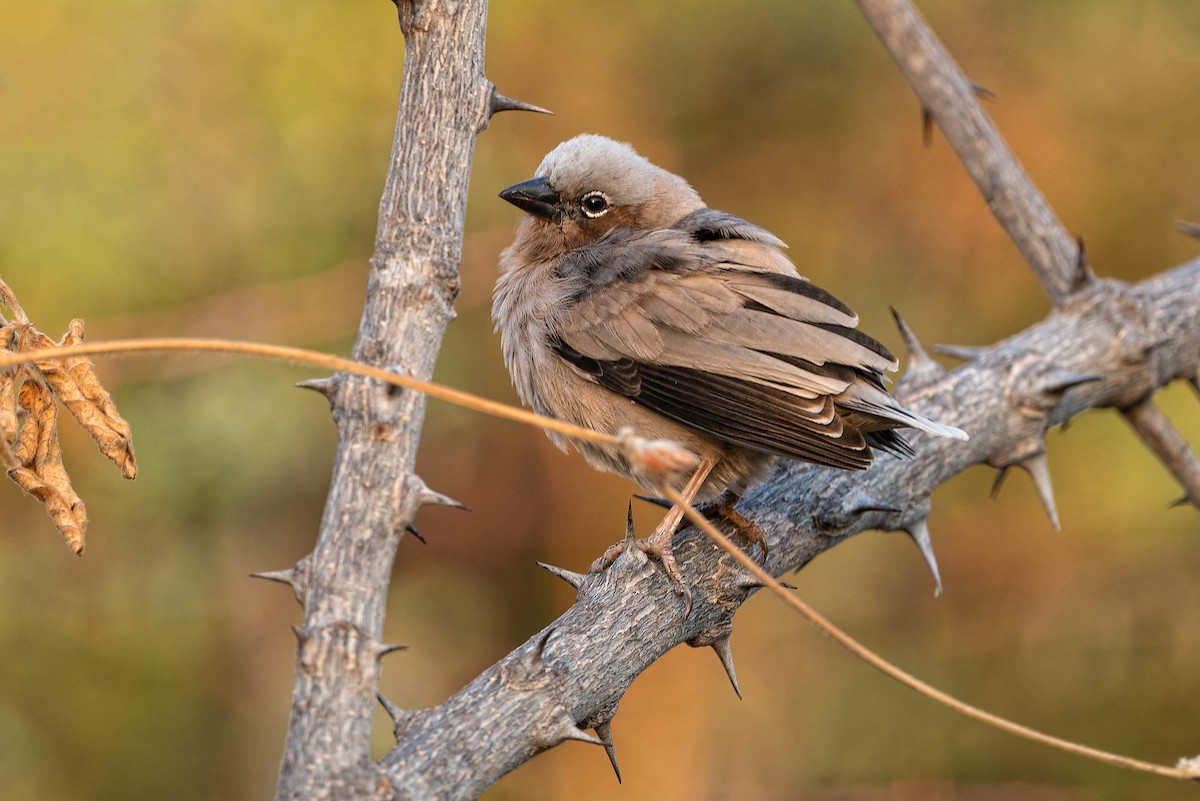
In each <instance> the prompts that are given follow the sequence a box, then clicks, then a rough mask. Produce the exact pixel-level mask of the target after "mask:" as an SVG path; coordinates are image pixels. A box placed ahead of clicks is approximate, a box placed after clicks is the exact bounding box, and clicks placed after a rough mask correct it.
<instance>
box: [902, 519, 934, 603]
mask: <svg viewBox="0 0 1200 801" xmlns="http://www.w3.org/2000/svg"><path fill="white" fill-rule="evenodd" d="M905 532H906V533H907V534H908V536H910V537H912V541H913V542H915V543H916V544H917V550H919V551H920V552H921V557H922V558H923V559H924V560H925V565H926V567H928V568H929V572H930V573H931V574H932V575H933V583H934V590H933V594H934V596H935V597H937V598H941V597H942V574H941V571H939V570H938V563H937V556H936V555H935V554H934V552H933V539H932V538H931V537H930V536H929V520H928V518H921V519H920V520H918V521H917V522H916V523H914V524H913V525H912V526H910V527H909V528H907V529H905Z"/></svg>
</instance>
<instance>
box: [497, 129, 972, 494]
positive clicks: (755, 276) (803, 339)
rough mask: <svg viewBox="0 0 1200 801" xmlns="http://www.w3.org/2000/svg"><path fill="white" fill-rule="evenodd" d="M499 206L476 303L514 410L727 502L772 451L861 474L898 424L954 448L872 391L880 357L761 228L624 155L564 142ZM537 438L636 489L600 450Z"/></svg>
mask: <svg viewBox="0 0 1200 801" xmlns="http://www.w3.org/2000/svg"><path fill="white" fill-rule="evenodd" d="M500 196H501V197H502V198H504V199H506V200H508V201H509V202H511V203H513V204H514V205H516V206H518V207H519V208H521V209H523V210H524V211H526V212H528V213H527V215H526V217H525V219H524V220H523V221H522V223H521V226H520V229H519V231H518V233H517V237H516V241H515V242H513V244H512V246H511V247H509V248H508V249H507V250H505V251H504V253H503V254H502V256H501V267H502V270H503V272H502V274H501V276H500V278H499V280H498V282H497V284H496V293H495V302H494V305H493V307H492V314H493V316H494V318H495V320H496V325H497V327H498V328H499V329H500V331H501V335H502V341H503V347H504V359H505V362H506V364H507V365H508V369H509V372H510V373H511V375H512V379H513V383H514V385H515V387H516V389H517V392H518V394H519V395H520V397H521V400H522V401H523V402H524V403H525V404H526V405H528V406H530V407H532V408H533V409H535V410H536V411H538V412H541V413H543V414H548V415H551V416H553V417H558V418H560V419H563V420H567V421H569V422H572V423H576V424H578V425H582V426H587V427H590V428H594V429H597V430H600V431H604V432H608V433H616V432H617V431H619V430H620V429H621V428H623V427H625V426H632V427H633V429H634V430H635V431H636V432H637V433H638V434H640V435H641V436H645V437H649V438H665V439H671V440H675V441H678V442H680V443H682V444H683V445H685V446H686V447H688V448H690V449H691V450H692V451H694V452H695V453H697V454H698V455H699V456H700V457H701V458H702V459H703V460H704V462H702V467H704V466H707V468H708V469H710V470H711V472H710V473H709V474H708V476H707V479H706V480H705V482H704V484H703V486H702V487H701V489H700V491H699V492H698V494H697V498H699V499H704V498H709V497H713V496H714V495H716V494H717V493H719V492H721V491H722V490H726V489H729V490H732V491H733V493H734V494H735V495H737V494H740V493H741V492H742V491H743V490H744V489H745V488H746V487H747V486H748V485H749V484H751V483H753V482H754V481H756V480H757V479H759V478H760V477H761V476H762V475H763V473H764V472H765V471H766V470H767V469H768V468H769V467H770V465H771V463H772V462H773V461H774V459H775V458H776V457H777V456H787V457H792V458H797V459H802V460H805V461H808V462H813V463H816V464H821V465H828V466H832V467H839V468H844V469H849V470H862V469H865V468H866V467H868V466H869V465H870V463H871V460H872V451H871V449H872V446H874V447H877V448H882V449H884V450H889V451H893V452H897V453H908V452H911V450H910V448H909V446H908V445H907V443H906V442H905V441H904V440H903V439H902V438H900V436H899V435H898V434H896V433H895V431H894V429H896V428H900V427H911V428H916V429H920V430H923V431H927V432H929V433H931V434H936V435H938V436H944V437H954V438H957V439H965V438H966V435H965V434H963V432H961V431H959V430H958V429H956V428H952V427H950V426H946V425H942V424H940V423H936V422H934V421H932V420H928V419H926V418H924V417H922V416H920V415H918V414H916V413H914V412H911V411H909V410H907V409H905V408H903V407H901V406H900V405H899V404H898V403H897V402H896V401H895V399H893V398H892V397H891V395H889V394H888V393H887V391H886V390H885V388H884V384H883V372H884V371H885V370H893V369H895V367H896V364H897V363H896V359H895V358H894V357H893V356H892V355H891V354H890V353H889V352H888V351H887V349H886V348H885V347H883V345H881V344H880V343H878V342H876V341H875V340H874V339H872V338H870V337H869V336H867V335H865V334H863V333H861V332H860V331H858V330H857V329H856V328H855V326H856V325H857V323H858V317H857V316H856V315H855V314H854V312H852V311H851V310H850V309H849V308H848V307H847V306H846V305H845V304H843V303H842V302H840V301H839V300H837V299H836V298H834V297H833V296H832V295H830V294H829V293H828V292H826V291H824V290H822V289H820V288H819V287H816V286H814V285H813V284H812V283H810V282H808V281H806V280H804V279H803V278H801V277H800V276H799V275H798V274H797V272H796V269H795V267H794V266H793V265H792V263H791V262H790V261H789V260H788V259H787V258H786V257H784V256H783V254H782V253H781V252H780V248H782V247H784V244H783V242H781V241H780V240H779V239H778V238H777V237H776V236H775V235H773V234H772V233H770V232H769V231H766V230H764V229H763V228H760V227H759V226H757V225H754V224H753V223H750V222H747V221H746V220H743V219H741V218H739V217H736V216H734V215H732V214H728V213H725V212H722V211H717V210H715V209H710V208H707V207H706V206H705V205H704V202H703V201H702V200H701V199H700V196H699V195H698V194H697V193H696V192H695V190H693V189H692V188H691V186H689V185H688V184H687V182H686V181H684V180H683V179H682V178H680V177H679V176H677V175H674V174H672V173H670V172H667V171H666V170H663V169H661V168H659V167H656V166H655V165H653V164H651V163H650V162H649V161H647V160H646V159H645V158H643V157H642V156H640V155H638V154H637V153H636V152H635V151H634V150H633V148H631V147H630V146H629V145H627V144H624V143H620V142H614V141H613V140H611V139H607V138H604V137H601V136H594V135H582V136H578V137H575V138H574V139H571V140H569V141H567V142H564V143H562V144H561V145H559V146H558V147H557V148H555V149H554V150H553V151H551V153H550V154H549V155H547V156H546V158H545V160H543V162H542V164H541V166H540V167H539V168H538V170H537V173H536V175H535V177H534V178H533V179H532V180H530V181H525V182H523V183H520V184H517V185H515V186H512V187H509V188H508V189H506V190H504V192H502V193H501V195H500ZM550 436H551V437H553V438H554V439H555V441H556V442H557V443H558V444H559V446H560V447H563V448H564V449H565V447H566V446H567V445H568V444H574V445H575V446H576V447H577V448H578V449H579V450H580V451H582V453H583V455H584V456H585V457H586V458H587V460H588V461H589V462H590V463H591V464H592V465H594V466H596V467H598V468H601V469H605V470H611V471H614V472H617V473H621V474H624V475H627V476H630V477H631V478H633V479H634V480H639V481H640V480H641V478H640V477H639V476H637V475H636V474H634V473H633V472H632V471H631V469H630V466H629V464H628V463H627V462H626V460H625V459H624V457H623V456H622V455H621V454H620V453H619V452H617V451H616V450H614V449H609V448H605V447H601V446H598V445H595V444H592V443H585V442H571V443H568V442H565V441H564V440H563V439H562V438H561V437H558V436H557V435H554V434H551V435H550ZM650 489H652V487H651V488H650Z"/></svg>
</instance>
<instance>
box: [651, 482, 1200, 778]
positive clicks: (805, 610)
mask: <svg viewBox="0 0 1200 801" xmlns="http://www.w3.org/2000/svg"><path fill="white" fill-rule="evenodd" d="M659 491H660V492H661V493H662V494H663V496H664V497H667V498H670V499H671V500H672V501H673V502H674V503H675V504H676V505H677V506H679V507H681V508H682V509H683V512H684V515H685V516H686V517H687V519H688V520H690V521H691V523H692V525H694V526H696V527H697V528H699V529H700V530H701V531H703V532H704V533H705V534H707V535H708V537H709V539H711V540H712V541H713V542H714V543H716V544H717V546H718V547H720V548H721V550H723V551H725V553H727V554H729V555H730V556H732V557H733V558H734V559H736V560H737V562H738V564H740V565H741V566H742V567H744V568H745V569H746V570H748V571H749V572H750V573H752V574H753V575H754V577H755V578H757V579H758V580H759V581H760V582H762V584H763V586H765V587H766V588H767V589H769V590H770V591H771V592H772V593H774V594H775V595H776V596H778V597H779V598H781V599H782V600H783V602H784V603H785V604H787V605H788V606H790V607H791V608H792V609H794V610H795V611H797V612H799V613H800V614H801V615H803V616H804V617H805V618H806V619H807V620H808V621H809V622H810V623H812V624H813V625H814V626H816V627H817V629H818V630H819V631H820V632H822V633H823V634H826V635H828V636H829V637H831V638H832V639H833V640H834V641H835V642H837V644H838V645H840V646H842V647H843V648H845V649H846V650H847V651H849V652H850V653H852V654H853V655H854V656H856V657H858V658H859V659H861V660H862V661H863V662H866V663H867V664H868V665H870V666H871V667H873V668H875V669H876V670H878V671H879V672H880V673H883V674H884V675H885V676H887V677H888V678H891V679H895V680H896V681H898V682H900V683H901V684H903V685H904V686H906V687H909V688H910V689H913V690H916V691H917V692H918V693H920V694H921V695H924V696H925V697H927V698H929V699H931V700H933V701H936V702H937V703H939V704H942V705H943V706H946V707H948V708H950V709H952V710H954V711H955V712H958V713H960V714H962V715H966V716H967V717H969V718H973V719H975V720H978V721H980V722H982V723H984V724H986V725H988V726H992V727H994V728H997V729H1000V730H1001V731H1005V732H1008V733H1009V734H1013V735H1016V736H1017V737H1022V738H1024V739H1026V740H1032V741H1034V742H1037V743H1041V744H1043V745H1048V746H1050V747H1052V748H1057V749H1059V750H1062V751H1067V752H1069V753H1072V754H1078V755H1079V756H1083V757H1087V758H1089V759H1094V760H1097V761H1099V762H1104V763H1106V764H1109V765H1116V766H1117V767H1122V768H1129V769H1130V770H1138V771H1142V772H1144V773H1153V774H1155V775H1158V776H1166V777H1168V778H1172V779H1200V767H1170V766H1167V765H1159V764H1156V763H1154V762H1145V761H1143V760H1140V759H1134V758H1132V757H1127V756H1122V755H1120V754H1113V753H1110V752H1108V751H1101V750H1100V749H1097V748H1091V747H1089V746H1086V745H1082V744H1080V743H1076V742H1072V741H1070V740H1064V739H1062V738H1060V737H1054V736H1052V735H1049V734H1045V733H1044V732H1040V731H1038V730H1037V729H1031V728H1029V727H1028V726H1023V725H1021V724H1020V723H1015V722H1013V721H1011V720H1008V719H1006V718H1002V717H1000V716H999V715H994V714H992V713H991V712H987V711H985V710H983V709H980V708H979V707H976V706H971V705H970V704H968V703H965V702H963V701H960V700H958V699H957V698H955V697H954V696H952V695H949V694H948V693H945V692H943V691H942V690H939V689H938V688H936V687H934V686H933V685H931V684H928V683H926V682H924V681H921V680H920V679H918V678H917V677H916V676H914V675H912V674H911V673H908V672H906V671H904V670H902V669H901V668H899V667H897V666H896V665H894V664H892V663H891V662H889V661H887V660H886V659H884V658H883V657H882V656H880V655H879V654H877V653H875V652H874V651H872V650H871V649H870V648H868V647H866V646H865V645H863V644H862V643H860V642H859V641H858V640H856V639H854V638H853V637H851V636H850V635H849V634H847V633H846V632H844V631H842V630H841V629H840V628H838V627H837V626H835V625H834V624H833V623H832V622H830V620H829V619H828V618H826V617H825V616H824V615H822V614H821V613H820V612H818V611H817V610H816V609H813V608H812V607H811V606H809V605H808V604H807V603H805V602H804V601H802V600H801V599H800V598H799V597H797V596H796V595H794V594H793V593H791V592H789V591H788V590H787V588H785V587H784V586H783V585H782V584H781V583H780V582H779V581H778V580H777V579H776V578H775V577H774V576H772V575H771V574H770V573H768V572H767V571H765V570H763V569H762V567H761V566H760V565H759V564H758V563H757V562H755V561H754V560H753V559H751V558H750V556H749V555H747V554H746V552H745V551H743V550H742V549H741V548H739V547H737V546H736V545H734V544H733V542H731V541H730V539H729V538H728V537H726V536H725V535H724V534H722V533H721V532H720V531H718V530H717V529H716V527H714V526H713V524H712V523H710V522H709V521H708V520H707V519H706V518H705V517H704V515H702V514H700V512H698V511H697V510H696V509H695V508H694V507H693V506H692V505H691V504H689V503H687V501H685V500H684V498H683V496H682V495H680V494H679V493H678V492H677V491H676V490H675V489H674V488H672V487H670V486H668V485H665V484H664V485H662V486H660V487H659Z"/></svg>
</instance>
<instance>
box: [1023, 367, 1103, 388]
mask: <svg viewBox="0 0 1200 801" xmlns="http://www.w3.org/2000/svg"><path fill="white" fill-rule="evenodd" d="M1103 380H1104V376H1102V375H1096V374H1095V373H1076V372H1075V371H1073V370H1059V369H1057V368H1056V369H1053V370H1050V371H1049V372H1047V373H1046V374H1045V375H1043V376H1041V378H1040V380H1039V381H1038V386H1037V388H1038V391H1039V392H1043V393H1047V394H1050V395H1059V394H1062V393H1063V392H1066V391H1067V390H1068V389H1071V388H1072V387H1077V386H1079V385H1080V384H1091V383H1094V382H1096V381H1103Z"/></svg>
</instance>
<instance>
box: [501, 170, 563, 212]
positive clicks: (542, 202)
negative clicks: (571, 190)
mask: <svg viewBox="0 0 1200 801" xmlns="http://www.w3.org/2000/svg"><path fill="white" fill-rule="evenodd" d="M500 197H502V198H504V199H505V200H507V201H508V202H509V203H511V204H513V205H514V206H516V207H517V208H518V209H520V210H521V211H527V212H529V213H530V214H536V215H537V216H538V217H545V218H546V219H547V220H553V219H555V218H556V217H558V215H559V214H560V213H561V212H560V210H559V207H558V204H559V203H560V202H561V200H562V198H560V197H559V195H558V193H557V192H555V191H554V190H553V189H551V188H550V180H549V179H548V178H532V179H530V180H528V181H522V182H521V183H519V184H513V185H512V186H510V187H509V188H508V189H505V190H504V191H503V192H501V193H500Z"/></svg>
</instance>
